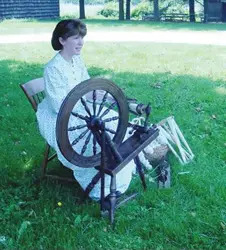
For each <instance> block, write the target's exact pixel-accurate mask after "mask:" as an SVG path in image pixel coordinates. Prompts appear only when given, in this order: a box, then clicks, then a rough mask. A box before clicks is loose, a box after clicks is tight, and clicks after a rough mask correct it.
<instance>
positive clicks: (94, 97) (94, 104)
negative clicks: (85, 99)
mask: <svg viewBox="0 0 226 250" xmlns="http://www.w3.org/2000/svg"><path fill="white" fill-rule="evenodd" d="M96 100H97V94H96V90H94V91H93V115H94V116H95V115H96Z"/></svg>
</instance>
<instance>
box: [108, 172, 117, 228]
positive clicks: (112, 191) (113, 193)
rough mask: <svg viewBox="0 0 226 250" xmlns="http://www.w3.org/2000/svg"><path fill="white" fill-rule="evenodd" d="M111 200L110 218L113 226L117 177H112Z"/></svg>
mask: <svg viewBox="0 0 226 250" xmlns="http://www.w3.org/2000/svg"><path fill="white" fill-rule="evenodd" d="M109 200H110V211H109V217H110V221H111V224H113V222H114V212H115V205H116V176H115V175H114V176H112V177H111V186H110V196H109Z"/></svg>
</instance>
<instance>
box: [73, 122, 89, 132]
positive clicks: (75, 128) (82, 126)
mask: <svg viewBox="0 0 226 250" xmlns="http://www.w3.org/2000/svg"><path fill="white" fill-rule="evenodd" d="M85 127H87V125H86V124H84V125H78V126H76V127H75V126H73V127H70V128H68V131H74V130H77V129H82V128H85Z"/></svg>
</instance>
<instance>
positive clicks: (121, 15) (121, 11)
mask: <svg viewBox="0 0 226 250" xmlns="http://www.w3.org/2000/svg"><path fill="white" fill-rule="evenodd" d="M119 20H124V0H119Z"/></svg>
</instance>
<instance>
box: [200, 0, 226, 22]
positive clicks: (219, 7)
mask: <svg viewBox="0 0 226 250" xmlns="http://www.w3.org/2000/svg"><path fill="white" fill-rule="evenodd" d="M204 2H205V4H204V13H205V16H206V21H207V22H216V21H217V22H226V0H206V1H204Z"/></svg>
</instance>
